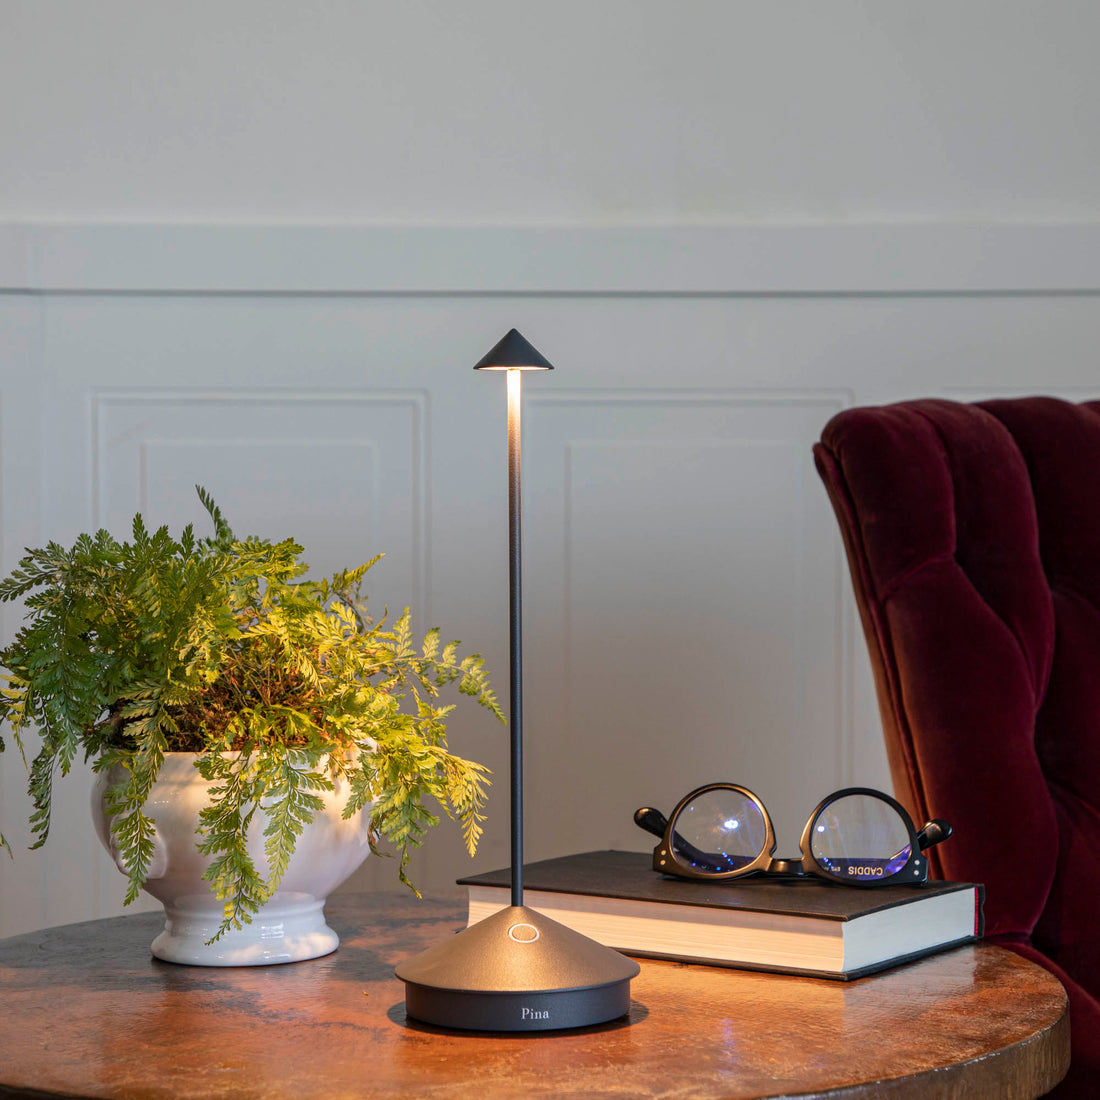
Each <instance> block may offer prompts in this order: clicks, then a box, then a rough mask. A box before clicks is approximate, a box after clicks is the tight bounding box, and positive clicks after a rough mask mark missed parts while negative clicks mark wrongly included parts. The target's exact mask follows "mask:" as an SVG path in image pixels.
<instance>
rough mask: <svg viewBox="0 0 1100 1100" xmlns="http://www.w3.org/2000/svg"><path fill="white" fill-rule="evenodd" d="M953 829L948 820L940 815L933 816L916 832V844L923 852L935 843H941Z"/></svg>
mask: <svg viewBox="0 0 1100 1100" xmlns="http://www.w3.org/2000/svg"><path fill="white" fill-rule="evenodd" d="M954 831H955V830H954V829H953V828H952V827H951V822H950V821H944V820H943V818H942V817H936V818H933V819H932V820H931V821H929V822H927V823H926V824H925V826H924V828H922V829H921V831H920V832H919V833H917V845H918V846H919V848H920V850H921V851H922V852H923V851H924V850H925V849H927V848H931V847H932V846H933V845H935V844H942V843H943V842H944V841H945V840H946V839H947V838H948V837H949V836H950V835H951V834H952V833H953V832H954Z"/></svg>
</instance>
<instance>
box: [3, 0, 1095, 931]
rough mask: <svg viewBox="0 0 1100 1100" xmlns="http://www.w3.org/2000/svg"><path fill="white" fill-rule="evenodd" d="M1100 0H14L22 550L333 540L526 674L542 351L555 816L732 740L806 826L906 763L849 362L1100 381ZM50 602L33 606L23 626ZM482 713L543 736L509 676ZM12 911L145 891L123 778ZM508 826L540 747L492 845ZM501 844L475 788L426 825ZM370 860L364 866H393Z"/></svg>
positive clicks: (33, 916)
mask: <svg viewBox="0 0 1100 1100" xmlns="http://www.w3.org/2000/svg"><path fill="white" fill-rule="evenodd" d="M1098 30H1100V9H1097V8H1095V7H1094V6H1093V5H1091V4H1084V3H1082V4H1071V3H1058V4H1049V5H1033V4H1030V3H1029V4H1023V3H993V2H985V0H982V2H972V3H965V4H959V3H926V4H921V5H912V4H908V3H905V4H902V3H867V4H857V3H832V4H821V3H759V4H748V3H685V4H680V5H667V4H659V3H649V2H648V0H636V2H632V3H617V2H616V3H613V2H608V3H598V2H594V3H588V4H580V3H568V2H567V3H560V4H556V5H553V6H548V5H542V4H538V5H536V4H523V3H492V2H487V0H470V2H469V3H466V4H464V5H452V4H444V3H435V4H426V3H403V4H386V5H382V4H366V3H359V4H353V3H345V4H340V3H315V4H312V5H310V4H303V3H298V4H294V5H291V4H281V3H262V4H261V3H254V2H251V0H250V2H239V3H219V4H206V3H192V4H188V5H180V6H168V5H153V4H146V3H110V2H107V3H98V4H96V5H85V4H82V3H60V2H49V0H45V2H41V3H13V2H11V0H0V569H2V570H3V572H5V573H6V572H7V571H8V570H10V569H11V568H12V566H13V565H14V564H15V562H16V560H17V558H18V556H19V553H20V551H21V548H22V547H23V546H26V545H37V544H39V543H41V542H42V541H44V540H45V539H49V538H56V539H59V540H62V541H64V540H68V539H71V538H72V537H73V536H74V535H75V534H76V533H77V532H79V531H81V530H86V529H88V528H89V527H93V526H96V525H98V524H107V525H109V526H111V527H112V528H113V529H115V530H116V531H117V532H118V533H120V534H122V533H125V523H126V520H127V518H128V517H129V515H130V514H132V512H133V511H134V510H135V509H137V508H142V509H143V510H145V511H146V512H147V513H148V514H149V516H150V517H151V518H154V519H155V521H156V522H169V523H172V524H177V523H182V522H185V521H186V520H188V519H192V518H195V519H198V518H199V516H198V513H197V511H196V507H195V505H194V503H193V502H192V501H191V499H190V495H189V493H190V490H189V486H190V485H191V484H192V483H193V482H195V481H202V482H204V483H205V484H207V485H208V487H210V488H211V489H212V490H213V491H214V493H215V495H216V496H217V497H218V499H219V500H220V501H221V502H222V503H223V505H224V506H225V508H226V510H227V512H228V513H229V515H230V517H231V519H233V520H234V522H235V525H236V526H237V527H238V528H239V529H241V530H246V531H253V530H254V531H257V532H259V533H264V534H271V535H276V536H283V535H286V534H294V535H297V536H298V537H300V539H301V540H302V541H304V542H305V543H306V544H307V547H308V548H309V556H310V557H311V559H312V560H313V561H314V564H315V565H316V566H317V567H319V568H327V567H330V566H335V565H337V564H351V563H352V562H355V561H358V560H361V559H364V558H365V557H366V556H368V555H370V554H373V553H374V552H376V551H377V550H386V551H388V556H387V558H386V560H385V562H384V564H383V566H382V567H380V569H379V572H378V574H377V588H376V589H375V590H374V592H373V593H372V595H373V596H375V597H377V600H378V602H379V603H384V602H388V603H389V604H390V605H391V606H399V605H401V604H402V603H403V602H407V601H412V602H413V603H414V605H415V607H416V608H417V609H418V610H419V618H420V622H421V625H422V626H426V625H428V624H429V623H434V622H438V623H439V624H440V625H441V626H442V627H443V629H444V631H445V632H447V633H448V634H450V635H453V636H459V637H462V638H464V639H466V640H467V641H468V642H470V643H473V644H474V645H476V646H477V647H479V648H481V649H482V650H483V651H484V652H485V653H486V655H487V657H488V659H489V662H490V666H491V668H492V669H493V670H495V672H496V674H497V680H498V684H499V685H500V686H501V688H502V690H503V689H504V688H505V687H506V663H507V636H506V629H505V616H506V591H505V586H504V583H503V580H502V570H503V565H504V551H505V544H504V526H503V525H504V513H503V490H504V484H503V477H504V471H503V447H504V440H503V423H502V421H503V395H502V394H500V393H497V392H496V387H495V386H494V385H492V382H493V380H492V379H483V378H481V377H480V376H475V375H473V373H472V371H470V369H469V368H470V366H471V365H472V363H473V362H474V361H476V359H477V358H479V357H480V355H481V354H482V353H483V352H484V351H485V350H487V349H488V347H489V346H491V344H492V343H494V342H495V340H496V339H498V338H499V336H500V335H502V334H503V332H504V331H506V330H507V329H508V328H509V327H511V326H512V325H516V326H517V327H519V328H520V329H521V330H522V331H523V332H524V333H525V334H526V335H527V336H528V337H529V338H530V339H531V340H532V341H533V342H534V343H535V344H536V345H537V346H538V347H540V349H541V350H542V351H543V352H544V353H545V354H546V355H547V356H548V357H549V358H550V359H551V360H552V361H553V362H555V364H556V365H557V367H558V370H557V371H556V372H555V374H554V375H551V376H547V377H544V378H540V379H538V380H537V381H535V382H533V383H532V384H530V385H529V386H528V392H527V408H526V411H525V431H526V436H525V442H526V453H525V477H526V486H525V488H526V491H527V524H528V529H527V543H526V550H527V558H526V565H527V576H526V580H527V612H528V646H527V656H528V675H527V703H528V714H527V732H528V738H529V751H528V760H529V789H528V810H529V826H528V853H529V855H531V856H532V857H534V858H538V857H540V856H545V855H552V854H559V853H561V852H565V851H569V850H576V849H580V848H585V847H598V846H618V847H633V848H645V847H646V846H647V840H646V838H645V837H644V836H643V834H641V833H638V832H637V831H636V830H635V829H634V827H633V825H632V824H631V822H630V814H631V811H632V810H633V809H634V807H635V806H636V805H638V804H641V803H643V802H650V803H653V804H657V805H669V804H671V803H672V802H673V801H674V800H675V799H676V797H678V796H679V795H680V794H681V793H683V791H684V790H686V789H687V788H688V786H690V785H692V784H695V783H699V782H704V781H707V780H709V779H712V778H716V777H727V778H734V779H738V780H741V781H743V782H747V783H748V784H749V785H750V786H753V787H754V788H756V789H757V790H758V791H759V792H760V793H761V794H762V795H763V796H764V797H765V799H766V800H767V801H768V802H769V804H771V805H773V807H774V810H775V816H776V819H777V825H778V827H779V831H780V834H781V838H782V841H781V842H782V844H783V846H784V847H785V848H786V849H790V848H791V847H792V845H793V844H796V843H797V833H798V827H799V826H800V825H801V821H799V820H798V815H799V813H803V814H804V813H805V812H806V811H808V810H809V808H810V807H811V806H812V805H813V803H814V802H815V801H816V800H817V798H818V797H819V796H820V795H821V794H823V793H825V791H826V790H827V789H831V788H832V787H834V786H839V785H842V784H845V783H848V782H853V781H859V782H868V783H886V782H888V780H887V777H886V769H885V758H884V754H883V751H882V747H881V743H880V735H879V732H878V720H877V713H876V709H875V702H874V697H873V691H872V688H871V683H870V677H869V673H868V670H867V663H866V656H865V653H864V649H863V643H862V640H861V638H860V637H859V636H858V632H857V630H856V628H855V624H854V615H853V609H852V604H851V595H850V591H849V588H848V585H847V578H846V574H845V570H844V564H843V555H842V551H841V548H840V544H839V538H838V537H837V534H836V531H835V524H834V522H833V519H832V516H831V514H830V512H829V509H828V505H827V502H826V500H825V497H824V492H823V491H822V490H821V488H820V486H819V485H818V484H817V481H816V475H814V473H813V470H812V463H811V460H810V453H809V451H810V446H811V444H812V442H813V441H814V440H815V439H816V438H817V437H818V435H819V434H820V429H821V427H822V425H823V424H824V423H825V421H826V420H827V419H828V417H829V416H830V415H832V413H833V412H835V411H836V410H838V409H840V408H842V407H844V406H846V405H850V404H853V403H868V402H878V401H886V400H893V399H895V398H900V397H905V396H911V395H914V394H925V393H940V394H948V395H953V396H957V397H960V398H964V399H965V398H968V397H973V396H978V395H983V394H988V393H992V392H997V393H1028V392H1036V391H1043V392H1055V393H1064V394H1066V395H1068V396H1083V395H1085V394H1086V393H1088V394H1093V393H1095V388H1096V378H1097V372H1096V366H1095V364H1096V351H1095V349H1096V347H1097V346H1098V344H1100V340H1098V337H1100V309H1098V299H1097V295H1098V294H1100V229H1098V227H1097V222H1098V221H1100V218H1098V213H1100V212H1098V210H1097V205H1098V204H1100V188H1097V186H1096V184H1097V180H1096V178H1095V177H1096V173H1097V165H1098V163H1100V161H1098V158H1097V155H1096V153H1097V150H1096V142H1097V134H1098V132H1100V128H1098V126H1097V121H1098V120H1097V118H1096V114H1097V111H1098V107H1097V104H1098V103H1100V96H1098V94H1097V93H1098V92H1100V88H1098V86H1097V85H1098V83H1100V77H1098V75H1097V72H1096V66H1095V65H1094V64H1093V60H1092V57H1091V46H1092V44H1093V43H1094V42H1095V41H1096V38H1097V33H1096V32H1097V31H1098ZM17 625H18V619H17V615H16V614H15V613H14V612H13V610H12V609H4V611H3V617H2V618H0V626H2V628H3V632H4V636H5V637H6V636H10V634H11V633H12V632H13V631H14V630H15V629H16V627H17ZM454 746H455V748H456V749H458V750H460V751H464V752H467V753H469V755H471V756H474V757H475V758H478V759H483V760H485V761H486V762H487V763H489V764H490V765H491V766H493V767H494V769H495V770H496V772H497V774H498V775H499V776H502V777H503V776H504V775H505V774H506V770H507V769H506V764H507V760H506V754H507V750H506V738H505V737H504V736H503V735H502V733H501V732H500V731H499V730H496V729H494V728H493V727H492V726H491V725H490V724H488V723H486V722H483V721H480V720H479V719H478V717H477V716H476V715H466V716H462V717H460V718H458V719H457V720H456V722H455V725H454ZM23 785H24V778H23V774H22V767H21V764H20V762H19V759H18V756H17V755H15V754H13V753H11V752H9V753H8V754H6V755H5V756H4V757H3V758H0V827H2V828H3V830H4V831H5V833H7V834H8V835H9V836H11V837H12V839H13V840H14V841H15V846H16V849H17V855H16V859H15V861H14V862H8V861H7V860H3V861H2V862H0V934H9V933H12V932H16V931H19V930H22V929H26V928H32V927H36V926H40V925H43V924H50V923H58V922H62V921H67V920H75V919H84V918H87V917H92V916H97V915H102V914H107V913H110V912H115V911H117V909H118V898H119V896H120V894H121V890H120V888H119V883H120V880H119V879H118V876H117V875H116V873H115V872H114V871H113V869H112V868H111V867H110V865H109V863H108V862H107V861H106V858H105V857H104V856H103V855H102V853H99V852H98V851H97V850H96V849H95V846H94V843H93V842H92V841H91V840H89V838H88V836H87V833H88V829H87V810H86V806H85V804H84V802H85V798H86V793H85V790H84V786H85V781H84V780H83V779H74V780H71V781H69V782H68V784H67V786H63V787H61V788H59V790H61V791H66V790H67V791H68V792H69V796H68V798H67V799H64V800H62V801H60V803H59V812H58V820H57V822H56V825H55V832H54V835H53V836H52V838H51V840H50V843H49V845H48V847H47V848H46V849H44V850H43V851H41V852H38V853H33V854H32V853H28V852H26V851H25V850H22V849H23V845H24V844H25V840H26V831H25V827H24V826H23V824H22V822H23V821H25V817H26V810H27V802H26V799H25V796H24V794H23ZM506 859H507V800H506V798H505V797H504V790H503V783H501V784H500V786H499V789H498V790H497V792H496V797H495V799H494V802H493V805H492V817H491V820H490V823H489V832H488V834H487V837H486V841H485V844H484V847H483V852H482V854H481V855H480V856H479V859H478V861H477V863H476V864H475V865H474V867H475V869H482V868H488V867H491V866H496V865H500V864H502V863H503V862H505V861H506ZM468 869H470V864H469V863H468V862H467V861H465V859H464V857H462V856H461V854H460V850H459V844H458V838H457V835H456V833H455V831H454V830H453V829H448V828H447V827H444V828H443V829H442V830H440V832H439V834H438V835H437V837H436V838H433V840H432V841H430V843H429V845H428V847H427V849H426V850H425V852H424V853H423V854H422V856H421V857H419V858H418V861H417V864H416V873H417V877H418V880H419V881H420V883H421V884H422V885H424V886H425V887H427V888H429V889H433V890H437V891H438V890H445V889H448V888H449V884H450V883H451V882H452V881H453V879H454V877H455V876H456V874H460V873H465V872H466V871H467V870H468ZM392 882H393V875H392V869H391V868H387V867H373V866H370V865H369V864H368V867H367V868H365V869H364V871H363V872H362V873H361V875H360V876H359V878H358V879H357V880H356V883H357V884H358V885H391V884H392Z"/></svg>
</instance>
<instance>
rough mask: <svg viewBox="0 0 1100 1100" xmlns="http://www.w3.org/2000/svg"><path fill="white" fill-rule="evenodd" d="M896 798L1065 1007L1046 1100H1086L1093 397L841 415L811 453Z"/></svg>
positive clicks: (998, 936)
mask: <svg viewBox="0 0 1100 1100" xmlns="http://www.w3.org/2000/svg"><path fill="white" fill-rule="evenodd" d="M814 457H815V461H816V463H817V469H818V472H819V473H820V474H821V477H822V480H823V481H824V482H825V486H826V488H827V490H828V493H829V496H830V499H831V500H832V503H833V507H834V509H835V511H836V515H837V518H838V520H839V523H840V529H841V533H842V535H843V538H844V545H845V549H846V550H847V553H848V562H849V566H850V568H851V574H852V581H853V585H854V588H855V594H856V600H857V602H858V604H859V611H860V616H861V619H862V623H863V630H864V634H865V636H866V639H867V645H868V648H869V650H870V654H871V663H872V667H873V669H874V674H875V684H876V690H877V694H878V701H879V708H880V711H881V714H882V724H883V730H884V734H885V738H886V746H887V752H888V756H889V761H890V770H891V775H892V778H893V782H894V788H895V794H896V795H897V797H898V799H899V800H900V801H901V802H903V803H904V804H905V805H906V807H907V808H908V809H909V810H910V812H911V813H912V815H913V818H914V820H917V821H925V820H927V819H928V818H930V817H944V818H947V819H948V820H949V821H950V822H951V823H952V824H953V825H954V827H955V835H954V836H953V837H952V838H951V840H950V841H949V842H948V843H946V844H944V845H942V846H940V847H937V848H933V849H931V850H930V851H929V853H928V854H929V856H930V859H931V864H932V869H933V873H934V874H935V875H936V877H939V878H947V879H956V880H964V881H971V882H984V883H985V885H986V905H985V914H986V938H987V939H988V940H990V941H992V942H994V943H1000V944H1003V945H1004V946H1006V947H1009V948H1011V949H1012V950H1014V951H1017V952H1019V953H1020V954H1021V955H1024V956H1026V957H1028V958H1030V959H1033V960H1034V961H1036V962H1038V963H1040V964H1041V965H1043V966H1045V967H1046V968H1047V969H1048V970H1051V971H1052V972H1053V973H1054V974H1056V975H1057V976H1058V977H1059V978H1060V979H1061V981H1062V983H1063V984H1064V985H1065V987H1066V990H1067V992H1068V993H1069V999H1070V1022H1071V1032H1072V1044H1073V1064H1072V1067H1071V1069H1070V1072H1069V1075H1068V1076H1067V1078H1066V1079H1065V1081H1064V1082H1063V1083H1062V1085H1060V1086H1059V1088H1058V1089H1057V1090H1056V1091H1055V1093H1054V1094H1053V1095H1057V1096H1059V1097H1077V1096H1080V1097H1085V1096H1088V1097H1092V1096H1097V1095H1100V401H1094V402H1088V403H1085V404H1080V405H1074V404H1070V403H1067V402H1064V401H1059V400H1055V399H1052V398H1043V397H1032V398H1022V399H1015V400H997V401H983V402H979V403H977V404H961V403H956V402H950V401H938V400H925V401H909V402H904V403H899V404H895V405H887V406H883V407H881V408H856V409H849V410H847V411H845V412H842V413H840V414H839V415H837V416H835V417H834V418H833V419H832V420H831V421H830V422H829V424H828V425H827V426H826V427H825V430H824V432H823V433H822V438H821V442H820V443H819V444H818V445H817V446H816V447H815V448H814Z"/></svg>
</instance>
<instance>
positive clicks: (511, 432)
mask: <svg viewBox="0 0 1100 1100" xmlns="http://www.w3.org/2000/svg"><path fill="white" fill-rule="evenodd" d="M507 374H508V621H509V637H508V641H509V652H510V657H511V661H510V677H509V688H510V695H511V715H510V725H511V733H512V776H511V779H512V904H513V905H514V906H520V905H522V904H523V611H522V594H523V586H522V578H521V574H520V394H521V378H522V374H523V372H522V371H518V370H509V371H508V372H507Z"/></svg>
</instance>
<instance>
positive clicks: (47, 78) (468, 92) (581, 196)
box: [0, 0, 1100, 225]
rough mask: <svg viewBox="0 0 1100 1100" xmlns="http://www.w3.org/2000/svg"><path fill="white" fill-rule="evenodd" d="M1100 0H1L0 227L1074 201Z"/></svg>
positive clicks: (680, 217) (931, 217)
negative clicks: (42, 222)
mask: <svg viewBox="0 0 1100 1100" xmlns="http://www.w3.org/2000/svg"><path fill="white" fill-rule="evenodd" d="M1098 32H1100V11H1098V10H1097V7H1096V5H1095V4H1093V3H1091V2H1090V0H1053V2H1051V3H1042V4H1038V3H1034V2H1032V0H930V2H923V3H912V2H911V0H862V2H859V0H857V2H853V0H830V2H826V3H822V2H821V0H779V2H776V0H709V2H708V0H686V2H682V3H675V4H671V3H667V2H666V0H558V2H556V3H553V4H545V3H534V2H530V0H526V2H525V0H466V2H464V3H451V2H448V0H427V2H425V0H401V2H400V3H393V2H388V3H381V2H377V0H375V2H370V0H327V2H325V0H312V2H310V0H293V2H291V0H190V2H188V3H186V4H168V3H155V2H154V3H149V2H147V0H97V2H96V3H94V4H90V3H85V2H83V0H3V2H2V3H0V104H2V107H0V156H2V157H3V160H4V171H3V172H0V218H14V219H23V218H31V219H35V218H51V219H52V218H63V219H77V220H84V219H89V220H95V221H99V220H104V219H107V220H111V219H121V220H125V221H132V220H154V221H160V220H168V221H178V220H186V221H191V220H208V219H212V220H216V221H222V220H231V221H237V220H246V221H252V222H254V221H270V220H274V221H279V222H284V221H290V222H297V221H310V222H315V221H339V222H344V221H368V222H376V221H380V222H384V223H387V224H389V223H394V222H400V223H416V224H424V223H427V224H438V223H441V222H442V223H448V224H470V223H474V224H479V223H492V224H497V223H501V222H505V223H519V224H531V223H534V224H540V225H541V224H558V223H562V222H564V223H577V222H582V223H596V224H609V223H612V224H624V225H635V224H639V223H641V224H654V223H659V224H663V223H677V224H678V223H682V222H685V221H687V222H700V221H701V222H707V223H711V222H727V221H734V222H739V223H742V222H748V223H760V222H789V221H796V222H803V221H814V222H816V221H823V222H851V221H880V220H888V221H894V220H905V221H909V220H919V221H943V220H948V221H956V220H974V219H977V220H983V221H984V220H992V221H1002V220H1009V221H1047V220H1053V221H1059V222H1061V221H1066V220H1079V219H1091V218H1094V217H1095V216H1096V214H1097V204H1098V203H1100V158H1098V157H1097V151H1098V144H1097V143H1098V142H1100V125H1098V122H1100V117H1098V112H1100V72H1098V69H1100V67H1098V66H1097V65H1096V64H1095V44H1096V41H1097V37H1098Z"/></svg>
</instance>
